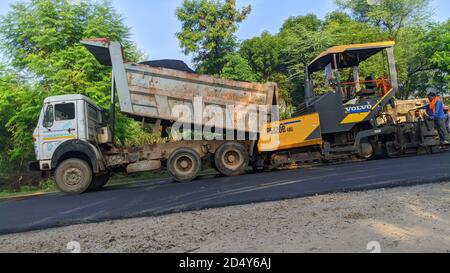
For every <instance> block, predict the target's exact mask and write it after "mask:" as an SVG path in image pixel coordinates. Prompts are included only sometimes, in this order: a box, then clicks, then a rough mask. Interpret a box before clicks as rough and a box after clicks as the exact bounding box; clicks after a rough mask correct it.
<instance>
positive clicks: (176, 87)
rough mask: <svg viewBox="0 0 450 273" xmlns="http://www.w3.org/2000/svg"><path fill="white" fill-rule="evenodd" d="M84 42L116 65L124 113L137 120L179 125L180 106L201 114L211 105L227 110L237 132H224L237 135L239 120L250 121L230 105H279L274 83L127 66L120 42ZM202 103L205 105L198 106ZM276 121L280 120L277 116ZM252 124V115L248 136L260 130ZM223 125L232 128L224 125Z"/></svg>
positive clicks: (106, 62)
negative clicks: (233, 79) (230, 109)
mask: <svg viewBox="0 0 450 273" xmlns="http://www.w3.org/2000/svg"><path fill="white" fill-rule="evenodd" d="M82 43H83V44H84V45H85V46H86V48H87V49H88V50H89V51H90V52H91V53H92V54H93V55H94V56H95V57H96V58H97V60H98V61H99V62H100V63H101V64H103V65H106V66H112V68H113V71H114V79H115V84H116V89H117V92H118V97H119V102H120V107H121V111H122V112H123V113H125V114H128V115H130V116H133V117H143V118H148V119H151V120H161V121H166V122H167V121H169V122H174V121H176V120H178V118H179V116H173V115H172V113H173V112H172V111H173V109H174V107H176V106H180V105H183V106H187V108H189V109H191V110H192V111H194V109H195V110H198V108H200V107H201V106H202V107H203V110H204V109H205V107H207V106H218V107H220V108H222V110H223V113H228V115H229V117H227V118H231V120H233V121H234V124H232V125H231V126H232V127H230V126H223V128H224V129H235V130H237V129H238V128H237V126H238V123H239V122H241V121H238V120H237V119H239V118H242V117H245V116H246V113H245V111H246V110H241V113H238V114H235V115H232V114H230V112H229V111H226V109H227V106H228V109H229V106H233V107H235V109H236V107H237V106H239V107H240V106H244V107H248V106H250V105H254V106H258V107H259V106H269V107H270V106H272V105H276V104H277V85H276V84H275V83H267V84H258V83H248V82H239V81H232V80H226V79H222V78H217V77H212V76H208V75H199V74H195V73H188V72H184V71H179V70H173V69H166V68H156V67H151V66H148V65H144V64H133V63H126V62H124V61H123V54H122V47H121V45H120V44H119V43H116V42H110V41H108V40H106V39H95V40H83V41H82ZM195 98H197V99H195ZM198 98H201V99H202V101H201V102H199V100H198ZM201 103H202V104H201ZM199 106H200V107H199ZM185 109H186V107H185ZM269 109H270V108H269ZM242 111H244V112H242ZM192 113H194V112H192ZM258 114H259V113H258ZM269 115H270V111H269ZM271 119H275V120H277V117H271ZM192 120H193V122H192V123H195V124H198V123H199V119H196V120H195V122H194V118H192ZM201 122H202V124H201V125H205V124H206V123H207V122H208V121H207V120H206V119H205V118H203V121H201ZM251 123H255V120H254V119H249V118H248V115H247V120H246V130H245V131H246V132H252V133H257V128H258V127H257V126H253V125H251ZM224 124H227V123H226V122H225V121H224ZM250 125H251V126H250ZM239 128H242V126H241V127H239Z"/></svg>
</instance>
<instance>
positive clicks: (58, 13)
mask: <svg viewBox="0 0 450 273" xmlns="http://www.w3.org/2000/svg"><path fill="white" fill-rule="evenodd" d="M0 36H1V40H0V47H1V49H2V52H3V53H4V55H5V56H6V57H7V59H8V61H9V65H10V66H11V67H12V68H14V70H16V71H18V72H17V73H16V72H14V73H7V75H5V76H3V79H6V80H3V84H2V87H1V88H0V103H2V105H1V108H0V109H1V111H2V113H1V115H2V119H1V124H0V131H1V134H2V136H5V135H6V136H7V137H9V138H10V141H9V142H7V143H8V145H7V146H2V147H1V148H0V149H1V150H2V152H3V151H4V150H6V152H5V154H6V155H7V156H8V160H9V162H14V163H16V165H19V166H24V163H25V162H26V160H27V159H30V158H31V157H32V154H33V153H32V150H33V149H32V132H33V129H34V127H35V126H36V124H37V119H38V117H39V114H40V108H41V107H42V102H43V99H44V98H45V97H49V96H55V95H62V94H83V95H87V96H88V97H90V98H91V99H93V100H94V101H95V102H97V103H98V104H99V105H101V106H103V107H107V106H108V104H109V101H110V98H109V97H110V81H111V76H110V75H111V69H109V68H106V67H103V66H101V65H100V64H99V63H98V62H97V61H96V59H95V58H94V57H93V56H92V55H91V54H90V53H89V52H88V51H87V50H86V49H85V48H84V47H83V46H82V45H81V44H80V40H81V39H84V38H98V37H108V38H110V39H111V40H115V41H119V42H122V44H123V45H124V48H125V53H126V57H127V59H128V60H130V61H137V60H138V57H139V56H140V53H139V52H138V51H137V49H136V47H135V46H134V45H133V44H132V43H131V42H130V41H129V36H130V30H129V28H128V27H126V26H125V25H124V23H123V17H122V16H121V15H119V14H118V13H117V12H116V11H115V10H114V8H113V7H112V5H111V2H110V1H106V0H105V1H87V0H81V1H76V2H74V1H69V0H31V1H27V2H18V3H16V4H13V5H12V6H11V11H10V12H8V13H7V14H6V15H4V16H2V17H0ZM24 77H26V78H25V79H24ZM8 82H9V83H8ZM26 82H28V83H27V84H25V83H26ZM8 109H13V111H11V110H8ZM5 111H6V112H5ZM3 112H5V113H3Z"/></svg>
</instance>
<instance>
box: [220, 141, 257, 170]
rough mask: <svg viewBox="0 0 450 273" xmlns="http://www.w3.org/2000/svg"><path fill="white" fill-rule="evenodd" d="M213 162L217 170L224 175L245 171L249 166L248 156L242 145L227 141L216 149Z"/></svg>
mask: <svg viewBox="0 0 450 273" xmlns="http://www.w3.org/2000/svg"><path fill="white" fill-rule="evenodd" d="M214 162H215V165H216V167H217V169H218V170H219V172H220V173H221V174H223V175H226V176H237V175H241V174H243V173H245V171H246V170H247V168H248V166H249V162H250V156H249V153H248V151H247V149H246V148H245V146H244V145H242V144H241V143H237V142H227V143H224V144H222V146H220V147H219V149H217V151H216V153H215V155H214Z"/></svg>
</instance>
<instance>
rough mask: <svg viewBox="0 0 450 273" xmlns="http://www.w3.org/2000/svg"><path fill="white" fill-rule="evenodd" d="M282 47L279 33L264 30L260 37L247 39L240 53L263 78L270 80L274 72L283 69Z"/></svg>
mask: <svg viewBox="0 0 450 273" xmlns="http://www.w3.org/2000/svg"><path fill="white" fill-rule="evenodd" d="M282 48H283V43H282V41H281V39H280V37H279V36H278V35H271V34H270V33H268V32H263V33H262V34H261V36H259V37H254V38H252V39H248V40H245V41H244V42H243V43H242V45H241V47H240V49H239V53H240V54H241V56H242V57H244V58H245V59H246V60H247V61H248V63H249V65H250V66H251V68H252V70H253V71H254V72H255V73H256V74H258V77H259V78H260V79H261V80H263V81H268V80H269V79H270V78H271V76H272V75H273V74H274V73H277V72H280V71H282V70H283V66H282V62H281V49H282Z"/></svg>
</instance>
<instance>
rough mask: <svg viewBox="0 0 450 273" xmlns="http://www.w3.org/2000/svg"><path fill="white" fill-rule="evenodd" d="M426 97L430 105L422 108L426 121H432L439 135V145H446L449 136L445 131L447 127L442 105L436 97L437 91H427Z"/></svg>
mask: <svg viewBox="0 0 450 273" xmlns="http://www.w3.org/2000/svg"><path fill="white" fill-rule="evenodd" d="M427 96H428V100H429V101H430V103H429V104H428V105H425V106H424V107H422V109H423V110H426V112H427V115H428V119H430V120H433V121H434V126H435V129H436V130H437V131H438V133H439V138H440V140H441V144H442V145H448V144H449V142H448V135H449V134H448V131H447V125H446V124H445V122H446V115H445V113H444V103H443V102H442V100H441V98H439V96H438V95H437V91H436V90H435V89H429V90H428V91H427Z"/></svg>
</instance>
